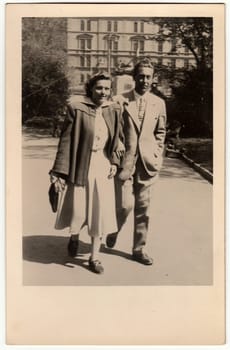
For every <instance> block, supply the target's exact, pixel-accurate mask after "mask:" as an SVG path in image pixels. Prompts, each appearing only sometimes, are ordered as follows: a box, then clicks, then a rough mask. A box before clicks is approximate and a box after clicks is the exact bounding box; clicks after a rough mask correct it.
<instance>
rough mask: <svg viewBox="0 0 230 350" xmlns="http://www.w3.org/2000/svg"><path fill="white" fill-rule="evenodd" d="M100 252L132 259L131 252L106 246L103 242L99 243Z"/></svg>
mask: <svg viewBox="0 0 230 350" xmlns="http://www.w3.org/2000/svg"><path fill="white" fill-rule="evenodd" d="M100 252H101V253H104V254H109V255H117V256H120V257H122V258H125V259H128V260H133V259H132V255H131V254H128V253H125V252H122V251H121V250H117V249H111V248H107V247H106V246H105V244H102V245H101V249H100Z"/></svg>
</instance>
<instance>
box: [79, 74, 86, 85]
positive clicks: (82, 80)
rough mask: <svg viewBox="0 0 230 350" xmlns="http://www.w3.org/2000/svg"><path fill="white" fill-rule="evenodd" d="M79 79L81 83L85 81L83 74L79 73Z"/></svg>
mask: <svg viewBox="0 0 230 350" xmlns="http://www.w3.org/2000/svg"><path fill="white" fill-rule="evenodd" d="M80 81H81V83H84V81H85V77H84V74H81V77H80Z"/></svg>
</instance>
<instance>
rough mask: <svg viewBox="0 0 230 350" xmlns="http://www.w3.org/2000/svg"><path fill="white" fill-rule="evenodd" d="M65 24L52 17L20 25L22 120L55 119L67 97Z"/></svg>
mask: <svg viewBox="0 0 230 350" xmlns="http://www.w3.org/2000/svg"><path fill="white" fill-rule="evenodd" d="M68 94H69V92H68V79H67V67H66V24H65V20H63V19H56V18H24V19H23V22H22V117H23V122H24V121H26V120H27V119H28V118H30V117H33V116H56V114H57V113H58V112H59V111H60V109H61V108H63V105H64V104H65V102H66V100H67V98H68Z"/></svg>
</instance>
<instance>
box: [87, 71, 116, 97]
mask: <svg viewBox="0 0 230 350" xmlns="http://www.w3.org/2000/svg"><path fill="white" fill-rule="evenodd" d="M98 80H110V81H111V84H112V78H111V76H110V75H109V74H108V73H107V72H99V73H97V74H95V75H93V76H92V77H91V78H90V79H89V80H88V81H87V83H86V86H85V92H86V96H87V97H89V98H91V97H92V88H93V87H94V85H95V84H96V82H97V81H98Z"/></svg>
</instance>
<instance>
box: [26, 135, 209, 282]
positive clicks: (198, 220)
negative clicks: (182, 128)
mask: <svg viewBox="0 0 230 350" xmlns="http://www.w3.org/2000/svg"><path fill="white" fill-rule="evenodd" d="M57 141H58V140H57V139H53V138H46V137H45V135H44V137H42V136H41V135H40V137H39V138H33V137H32V136H30V135H26V136H25V137H24V141H23V156H24V157H23V283H24V284H25V285H35V286H36V285H37V286H39V285H44V286H48V285H58V286H60V285H62V286H70V285H73V286H75V285H94V286H96V285H106V286H115V285H121V286H125V285H137V286H138V285H209V284H212V258H213V256H212V185H211V184H209V183H208V182H207V181H206V180H204V179H203V178H202V177H201V176H200V175H199V174H197V173H196V172H194V170H193V169H191V168H190V167H188V166H187V165H186V164H185V163H183V162H182V161H181V160H179V159H170V158H165V160H164V165H163V168H162V171H161V176H160V179H159V181H158V183H157V184H156V185H155V191H154V200H153V205H152V216H151V222H150V231H149V236H148V245H147V251H148V253H149V254H150V255H151V256H153V258H154V265H153V266H143V265H141V264H138V263H136V262H134V261H132V260H131V246H132V215H130V217H129V219H128V222H127V224H126V225H125V227H124V228H123V230H122V232H121V233H120V235H119V238H118V241H117V245H116V246H115V248H114V249H108V248H106V246H105V244H104V241H103V243H102V247H101V260H102V261H103V265H104V268H105V272H104V274H103V275H96V274H94V273H92V272H91V271H89V269H88V266H87V265H88V264H87V261H88V257H89V251H90V245H89V242H90V241H89V237H88V235H87V232H86V230H85V231H83V232H82V233H81V242H80V243H81V244H80V254H79V256H78V257H77V258H70V257H68V256H67V254H66V245H67V243H68V236H69V235H68V230H63V231H56V230H54V228H53V225H54V220H55V214H53V213H52V212H51V209H50V206H49V203H48V196H47V191H48V187H49V177H48V171H49V169H50V168H51V166H52V163H53V159H54V156H55V151H56V145H57Z"/></svg>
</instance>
